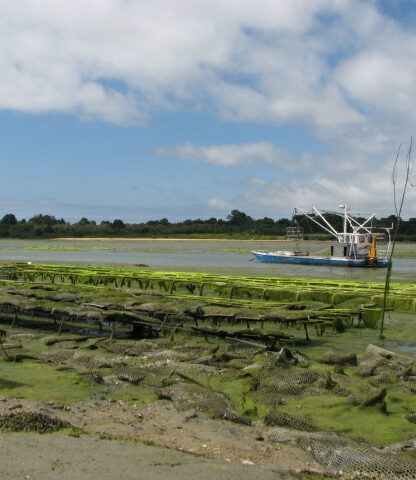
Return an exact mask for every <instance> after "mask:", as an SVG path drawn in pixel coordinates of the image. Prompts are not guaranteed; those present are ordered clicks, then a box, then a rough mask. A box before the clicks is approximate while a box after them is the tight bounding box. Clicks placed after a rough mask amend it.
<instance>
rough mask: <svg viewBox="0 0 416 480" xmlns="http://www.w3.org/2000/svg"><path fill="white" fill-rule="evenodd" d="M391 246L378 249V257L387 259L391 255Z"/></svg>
mask: <svg viewBox="0 0 416 480" xmlns="http://www.w3.org/2000/svg"><path fill="white" fill-rule="evenodd" d="M390 250H391V249H390V248H386V249H383V250H380V249H378V250H377V256H378V258H381V259H383V260H387V259H388V257H389V256H390Z"/></svg>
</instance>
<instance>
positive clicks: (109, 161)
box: [0, 0, 416, 222]
mask: <svg viewBox="0 0 416 480" xmlns="http://www.w3.org/2000/svg"><path fill="white" fill-rule="evenodd" d="M260 3H261V4H262V5H261V7H262V8H259V2H255V1H253V0H238V1H237V0H212V1H210V2H206V1H205V0H197V1H196V0H169V1H168V0H153V1H148V0H130V1H124V0H91V1H89V2H84V1H81V0H73V1H71V2H67V1H64V0H62V1H56V0H37V1H35V0H21V1H19V2H15V1H11V0H4V1H2V2H0V23H1V24H2V28H1V29H0V32H2V33H0V67H1V71H2V82H1V84H0V129H1V130H0V131H1V132H2V142H1V147H0V148H1V159H2V165H3V182H2V189H1V190H0V216H2V215H3V214H6V213H14V214H16V216H17V217H19V218H23V217H24V218H28V217H31V216H33V215H35V214H38V213H43V214H46V213H47V214H52V215H55V216H57V217H64V218H65V219H67V220H70V221H77V220H78V219H80V218H81V217H85V216H86V217H88V218H90V219H95V220H98V221H100V220H103V219H109V220H112V219H114V218H121V219H123V220H125V221H127V222H141V221H147V220H149V219H158V218H163V217H166V218H168V219H169V220H171V221H177V220H184V219H186V218H209V217H221V218H224V217H226V216H227V215H228V214H229V212H230V211H231V210H232V209H234V208H237V209H239V210H242V211H244V212H246V213H248V214H250V215H252V216H253V217H255V218H261V217H264V216H270V217H273V218H276V219H277V218H280V217H283V216H290V215H291V212H292V210H293V207H294V206H295V205H296V206H300V207H312V205H315V206H317V207H321V208H328V209H334V208H336V206H337V205H338V204H339V203H344V202H347V203H348V204H349V205H351V208H352V209H353V210H357V211H361V212H362V211H365V212H367V211H375V212H376V213H377V214H378V215H379V216H383V215H387V214H390V213H392V212H393V200H392V186H391V180H390V173H391V168H392V163H393V160H394V158H395V155H396V150H397V148H398V146H399V145H400V144H402V145H403V147H402V148H403V149H404V150H405V149H406V147H407V145H408V143H409V139H410V136H411V135H414V133H415V131H414V130H415V116H416V115H415V110H414V105H415V104H416V103H415V100H416V66H415V63H414V61H413V59H414V58H415V56H416V2H415V1H410V0H409V1H406V0H391V1H387V0H386V1H384V2H376V1H359V0H348V1H347V0H313V1H311V0H291V1H290V2H289V1H288V2H276V1H274V0H273V1H272V0H262V2H260ZM413 20H415V21H413ZM412 178H413V179H414V175H413V176H412ZM412 183H416V182H415V181H413V180H412ZM414 190H415V189H414V188H413V187H410V189H409V192H408V195H407V199H406V204H405V212H404V216H407V217H409V216H416V211H415V208H414V205H415V200H416V196H415V191H414Z"/></svg>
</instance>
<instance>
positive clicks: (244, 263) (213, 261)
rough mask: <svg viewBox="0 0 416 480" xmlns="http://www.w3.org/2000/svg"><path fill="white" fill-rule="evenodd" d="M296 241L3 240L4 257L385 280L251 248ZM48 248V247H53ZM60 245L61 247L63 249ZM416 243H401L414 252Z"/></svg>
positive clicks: (410, 270) (400, 274)
mask: <svg viewBox="0 0 416 480" xmlns="http://www.w3.org/2000/svg"><path fill="white" fill-rule="evenodd" d="M331 244H332V242H305V244H304V245H303V247H304V248H305V247H306V248H307V249H308V251H309V252H310V254H313V253H314V252H318V251H322V250H323V249H325V248H329V245H331ZM294 248H299V246H296V245H294V244H290V243H287V242H275V241H265V240H260V241H241V240H235V241H234V240H232V241H230V240H228V241H224V240H215V241H204V240H200V241H186V240H154V239H149V240H133V241H132V240H129V241H114V240H91V241H83V240H60V241H57V240H31V241H28V240H1V241H0V261H9V260H10V261H24V262H29V261H30V262H32V263H90V264H102V265H115V264H120V265H134V264H135V265H137V264H144V265H147V266H148V267H149V268H151V269H155V270H164V269H165V270H178V271H181V270H182V271H198V272H210V273H219V274H223V275H224V274H228V275H244V276H266V277H270V276H271V277H312V278H313V277H315V278H334V279H338V280H339V279H342V278H345V279H347V280H356V281H376V282H381V281H383V280H384V276H385V272H386V270H385V269H383V268H377V269H372V268H351V267H350V268H348V267H333V266H310V265H283V264H281V265H279V264H266V263H260V262H257V261H254V260H253V258H252V256H251V254H250V250H260V251H262V250H264V251H269V250H291V249H294ZM49 249H50V250H49ZM59 249H62V250H59ZM415 249H416V246H415V245H411V244H400V246H399V247H398V248H397V250H400V251H404V252H410V251H414V250H415ZM392 279H393V280H394V281H398V282H409V283H412V282H414V281H415V280H416V258H411V257H409V258H397V259H395V260H394V262H393V272H392Z"/></svg>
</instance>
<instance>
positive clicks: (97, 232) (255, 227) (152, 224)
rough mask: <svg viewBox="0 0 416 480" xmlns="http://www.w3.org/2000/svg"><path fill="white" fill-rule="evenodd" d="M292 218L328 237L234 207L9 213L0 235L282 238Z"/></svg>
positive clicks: (409, 232) (412, 230) (411, 230)
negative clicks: (85, 214) (201, 214)
mask: <svg viewBox="0 0 416 480" xmlns="http://www.w3.org/2000/svg"><path fill="white" fill-rule="evenodd" d="M326 217H327V218H328V220H329V221H330V222H331V223H332V224H333V225H334V226H335V227H336V228H337V229H338V230H342V218H341V217H340V216H338V215H333V214H327V215H326ZM294 221H297V222H298V225H299V226H300V227H302V229H303V232H304V234H305V237H306V238H309V239H318V238H320V239H324V238H326V237H329V236H328V235H325V233H324V232H323V231H322V229H320V228H319V227H318V226H317V225H315V224H314V223H313V222H311V221H310V220H307V219H306V218H305V217H300V216H297V217H294V218H293V219H288V218H281V219H280V220H273V219H272V218H268V217H264V218H261V219H258V220H255V219H253V218H251V217H250V216H249V215H246V214H245V213H243V212H240V211H239V210H233V211H232V212H231V213H230V215H228V217H227V218H226V220H223V219H217V218H209V219H208V220H201V219H200V218H198V219H196V220H185V221H183V222H176V223H171V222H169V221H168V220H167V219H166V218H162V219H161V220H150V221H148V222H145V223H125V222H123V221H122V220H120V219H116V220H113V221H107V220H104V221H102V222H100V223H99V224H98V223H97V222H95V221H94V220H88V219H87V218H81V219H80V220H79V221H78V222H75V223H70V222H67V221H65V220H64V219H63V218H61V219H58V218H56V217H54V216H52V215H42V214H39V215H35V216H34V217H32V218H30V219H28V220H25V219H23V220H17V218H16V217H15V215H13V214H12V213H8V214H7V215H4V217H3V218H2V219H1V220H0V237H2V238H4V237H9V238H56V237H194V238H198V237H200V238H204V237H205V238H209V237H213V238H230V237H231V238H257V237H262V238H264V237H270V238H275V237H284V236H285V235H286V228H287V227H290V226H293V225H294V223H293V222H294ZM392 224H395V216H394V215H391V216H389V217H387V218H381V219H375V220H374V223H373V225H374V226H378V227H391V226H392ZM398 239H399V240H407V241H416V218H410V219H409V220H407V221H406V220H401V222H400V228H399V233H398Z"/></svg>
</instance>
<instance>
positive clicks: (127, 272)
mask: <svg viewBox="0 0 416 480" xmlns="http://www.w3.org/2000/svg"><path fill="white" fill-rule="evenodd" d="M1 271H2V274H3V278H8V279H16V280H17V279H20V280H24V281H32V282H33V281H37V282H51V283H69V284H73V285H75V284H87V285H94V286H101V285H102V286H114V287H130V288H133V287H135V288H141V289H145V290H146V289H153V290H154V289H158V290H160V291H163V292H166V293H175V292H179V291H184V292H185V291H187V290H188V291H189V290H190V289H191V290H192V292H194V294H195V295H199V296H205V295H209V296H218V297H223V298H229V299H231V298H239V299H244V298H245V299H252V300H255V299H258V300H272V301H278V302H279V301H280V302H298V301H323V302H326V303H330V304H332V305H337V304H340V303H343V302H345V301H353V300H354V299H355V298H357V297H360V298H362V299H363V300H364V302H365V303H374V304H375V305H376V306H378V307H380V306H381V305H382V299H383V289H384V285H383V284H382V283H370V282H356V281H348V280H325V279H312V278H268V277H235V276H224V275H214V274H204V273H193V272H163V271H149V270H138V269H137V268H136V269H132V268H109V267H98V266H65V265H27V264H14V265H10V266H4V267H3V268H2V270H1ZM387 306H388V307H389V308H393V309H395V310H400V311H408V312H416V286H415V285H414V284H395V285H392V286H391V287H390V295H389V299H388V305H387Z"/></svg>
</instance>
